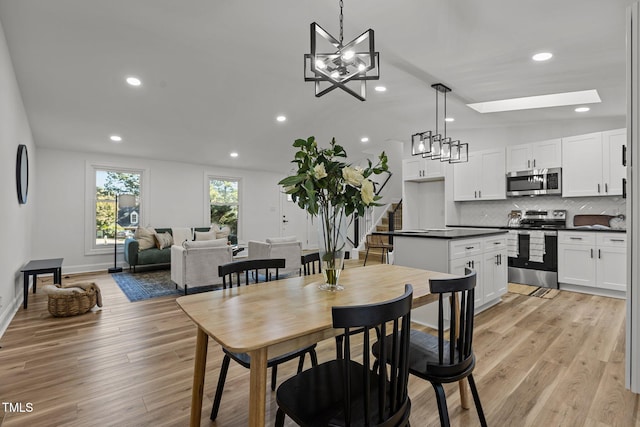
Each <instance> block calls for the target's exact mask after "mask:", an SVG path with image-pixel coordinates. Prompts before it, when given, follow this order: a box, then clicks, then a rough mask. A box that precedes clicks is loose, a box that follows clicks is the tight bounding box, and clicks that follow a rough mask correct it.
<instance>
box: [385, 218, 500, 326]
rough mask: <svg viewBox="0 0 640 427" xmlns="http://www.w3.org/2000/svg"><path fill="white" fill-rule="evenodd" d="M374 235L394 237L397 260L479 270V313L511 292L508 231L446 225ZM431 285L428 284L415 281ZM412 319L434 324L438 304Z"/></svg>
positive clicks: (424, 266)
mask: <svg viewBox="0 0 640 427" xmlns="http://www.w3.org/2000/svg"><path fill="white" fill-rule="evenodd" d="M373 234H378V235H386V236H392V237H393V263H394V264H396V265H403V266H407V267H414V268H422V269H425V270H432V271H441V272H443V273H451V274H459V275H463V274H464V270H465V268H467V267H468V268H471V269H473V270H475V271H476V274H477V279H476V280H477V281H476V291H475V310H476V313H479V312H481V311H483V310H486V309H487V308H489V307H491V306H493V305H495V304H497V303H499V302H500V297H501V296H502V295H504V294H505V293H506V292H507V264H508V262H507V230H501V229H497V228H442V229H429V230H397V231H393V232H375V233H373ZM412 285H413V286H429V284H428V283H424V284H422V283H412ZM411 316H412V320H413V321H415V322H418V323H422V324H424V325H428V326H431V327H434V326H436V325H437V310H436V309H435V307H431V306H424V307H420V308H418V309H415V310H414V311H413V312H412V315H411Z"/></svg>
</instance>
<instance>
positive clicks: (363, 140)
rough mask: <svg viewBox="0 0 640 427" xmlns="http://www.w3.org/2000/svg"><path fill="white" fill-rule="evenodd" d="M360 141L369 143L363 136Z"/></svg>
mask: <svg viewBox="0 0 640 427" xmlns="http://www.w3.org/2000/svg"><path fill="white" fill-rule="evenodd" d="M360 141H362V142H369V138H368V137H366V136H363V137H362V138H360Z"/></svg>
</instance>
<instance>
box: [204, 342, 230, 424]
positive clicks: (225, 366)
mask: <svg viewBox="0 0 640 427" xmlns="http://www.w3.org/2000/svg"><path fill="white" fill-rule="evenodd" d="M229 362H231V358H230V357H229V356H227V355H226V354H225V355H224V359H222V367H221V368H220V377H219V378H218V387H217V388H216V395H215V397H214V398H213V407H212V408H211V416H210V417H209V418H210V419H211V421H214V420H215V419H216V417H217V416H218V409H220V401H221V400H222V391H223V390H224V382H225V381H226V379H227V371H228V370H229Z"/></svg>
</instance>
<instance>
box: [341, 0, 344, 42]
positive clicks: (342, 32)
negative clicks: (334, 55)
mask: <svg viewBox="0 0 640 427" xmlns="http://www.w3.org/2000/svg"><path fill="white" fill-rule="evenodd" d="M343 6H344V4H343V3H342V0H340V48H342V40H343V39H344V31H343V25H344V24H343V20H344V15H343V14H342V8H343Z"/></svg>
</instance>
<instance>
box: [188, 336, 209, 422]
mask: <svg viewBox="0 0 640 427" xmlns="http://www.w3.org/2000/svg"><path fill="white" fill-rule="evenodd" d="M208 345H209V336H208V335H207V333H206V332H205V331H203V330H202V329H200V328H198V335H197V336H196V357H195V364H194V367H193V388H192V389H191V420H190V422H189V425H190V426H191V427H196V426H199V425H200V418H201V417H202V398H203V396H204V373H205V369H206V367H207V346H208Z"/></svg>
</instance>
